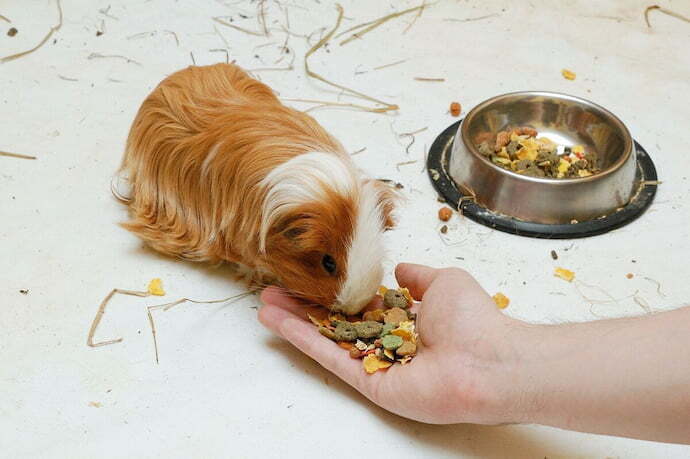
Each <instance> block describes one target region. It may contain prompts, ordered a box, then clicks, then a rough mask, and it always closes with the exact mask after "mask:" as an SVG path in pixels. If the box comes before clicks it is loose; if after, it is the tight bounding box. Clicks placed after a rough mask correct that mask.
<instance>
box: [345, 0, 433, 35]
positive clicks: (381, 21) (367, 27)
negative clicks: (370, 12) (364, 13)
mask: <svg viewBox="0 0 690 459" xmlns="http://www.w3.org/2000/svg"><path fill="white" fill-rule="evenodd" d="M427 6H429V5H427V4H426V2H422V4H421V5H419V6H415V7H413V8H408V9H406V10H403V11H398V12H396V13H391V14H388V15H386V16H383V17H380V18H378V19H374V20H373V21H369V22H364V23H362V24H358V25H356V26H354V27H350V28H349V29H347V30H345V31H344V32H341V33H339V34H338V35H336V37H335V38H338V37H340V36H341V35H345V34H346V33H348V32H352V31H353V30H357V29H361V28H364V29H363V30H361V31H359V32H355V33H353V34H352V35H350V36H349V37H348V38H346V39H345V40H343V41H341V42H340V46H343V45H346V44H348V43H350V42H351V41H352V40H354V39H355V38H362V35H365V34H367V33H369V32H371V31H372V30H374V29H376V28H377V27H379V26H380V25H382V24H385V23H386V22H388V21H390V20H391V19H395V18H397V17H400V16H403V15H405V14H408V13H412V12H414V11H418V10H423V9H424V8H426V7H427Z"/></svg>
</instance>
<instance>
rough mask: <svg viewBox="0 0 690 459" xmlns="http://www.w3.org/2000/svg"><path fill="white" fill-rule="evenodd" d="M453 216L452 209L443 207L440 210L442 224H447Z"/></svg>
mask: <svg viewBox="0 0 690 459" xmlns="http://www.w3.org/2000/svg"><path fill="white" fill-rule="evenodd" d="M452 216H453V210H452V209H451V208H450V207H441V208H440V209H439V210H438V219H439V220H441V221H442V222H447V221H448V220H450V217H452Z"/></svg>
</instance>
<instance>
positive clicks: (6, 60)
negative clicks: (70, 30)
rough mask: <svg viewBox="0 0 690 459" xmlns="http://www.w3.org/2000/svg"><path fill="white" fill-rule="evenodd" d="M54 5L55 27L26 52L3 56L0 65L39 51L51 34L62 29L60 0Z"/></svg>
mask: <svg viewBox="0 0 690 459" xmlns="http://www.w3.org/2000/svg"><path fill="white" fill-rule="evenodd" d="M56 3H57V9H58V14H59V20H58V23H57V25H54V26H53V27H51V28H50V30H49V31H48V33H47V34H46V36H45V37H43V40H41V41H40V42H39V43H38V44H37V45H36V46H34V47H33V48H31V49H28V50H26V51H22V52H20V53H16V54H11V55H9V56H5V57H3V58H2V59H0V63H3V64H4V63H5V62H9V61H13V60H15V59H19V58H20V57H24V56H26V55H28V54H31V53H33V52H34V51H36V50H37V49H39V48H40V47H41V46H43V45H45V44H46V42H47V41H48V40H50V37H52V36H53V34H54V33H55V32H57V31H58V30H60V27H62V5H60V0H56Z"/></svg>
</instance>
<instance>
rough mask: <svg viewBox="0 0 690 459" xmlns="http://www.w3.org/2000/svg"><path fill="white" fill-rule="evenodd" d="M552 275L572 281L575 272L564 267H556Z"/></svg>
mask: <svg viewBox="0 0 690 459" xmlns="http://www.w3.org/2000/svg"><path fill="white" fill-rule="evenodd" d="M553 275H554V276H556V277H560V278H561V279H563V280H566V281H568V282H572V281H573V279H575V273H574V272H572V271H570V270H569V269H565V268H556V270H555V271H554V272H553Z"/></svg>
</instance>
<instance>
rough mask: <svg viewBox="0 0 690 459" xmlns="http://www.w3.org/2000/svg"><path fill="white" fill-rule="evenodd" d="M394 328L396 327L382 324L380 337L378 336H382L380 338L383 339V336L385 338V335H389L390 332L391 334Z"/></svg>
mask: <svg viewBox="0 0 690 459" xmlns="http://www.w3.org/2000/svg"><path fill="white" fill-rule="evenodd" d="M395 327H396V326H395V325H394V324H383V329H382V330H381V335H380V336H382V337H383V336H386V335H387V334H389V333H390V332H392V331H393V329H395Z"/></svg>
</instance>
